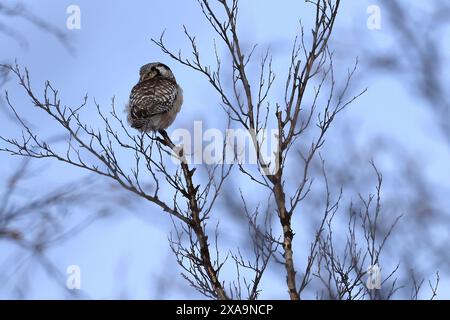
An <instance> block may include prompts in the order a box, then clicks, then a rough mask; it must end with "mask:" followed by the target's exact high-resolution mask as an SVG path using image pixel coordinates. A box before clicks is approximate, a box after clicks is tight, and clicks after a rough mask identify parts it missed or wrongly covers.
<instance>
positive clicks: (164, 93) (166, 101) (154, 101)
mask: <svg viewBox="0 0 450 320" xmlns="http://www.w3.org/2000/svg"><path fill="white" fill-rule="evenodd" d="M177 88H178V87H177V84H176V83H175V82H174V81H172V80H170V79H161V78H153V79H150V80H147V81H143V82H140V83H138V84H137V85H135V86H134V88H133V89H132V90H131V95H130V116H131V118H133V119H144V118H150V117H153V116H155V115H157V114H161V113H165V112H167V111H169V110H170V109H171V108H172V106H173V104H174V102H175V100H176V98H177V91H178V90H177Z"/></svg>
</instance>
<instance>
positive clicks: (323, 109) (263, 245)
mask: <svg viewBox="0 0 450 320" xmlns="http://www.w3.org/2000/svg"><path fill="white" fill-rule="evenodd" d="M197 2H198V4H199V6H200V9H201V11H202V13H203V15H204V17H205V19H206V21H207V23H209V26H210V27H211V28H212V29H213V30H214V31H215V33H216V35H217V37H218V39H219V40H220V43H221V44H222V46H223V47H224V48H225V51H226V53H225V54H220V53H219V49H218V47H217V46H214V48H213V49H214V57H215V65H213V66H211V65H208V64H206V63H204V62H203V60H202V56H201V53H200V51H199V49H198V45H197V42H196V38H195V36H194V35H192V34H190V32H189V31H188V28H187V27H185V28H184V33H185V35H186V39H187V40H188V42H189V44H190V47H191V50H192V55H191V56H184V55H183V54H182V53H181V51H178V50H171V49H170V48H169V47H168V46H167V45H166V43H165V42H164V37H163V35H161V37H160V38H159V39H154V40H153V42H154V43H155V44H156V45H157V46H158V47H159V48H160V49H161V50H162V51H163V52H164V53H166V54H167V55H168V56H169V57H171V58H172V59H174V60H175V61H177V62H178V63H181V64H182V65H184V66H186V67H188V68H191V69H193V70H195V71H197V73H198V74H199V75H202V76H203V77H204V78H206V80H207V81H208V82H209V83H210V85H211V86H212V88H214V89H215V92H216V93H217V96H218V98H219V99H220V101H221V106H222V109H223V112H224V113H225V115H226V116H227V121H228V126H233V127H238V128H242V129H244V130H245V131H246V132H247V133H248V134H249V136H250V140H251V143H252V146H253V149H254V150H255V152H256V159H257V163H256V166H251V165H246V164H245V163H241V162H237V163H236V164H234V165H233V164H223V163H217V164H214V165H206V164H202V165H192V164H190V163H189V162H188V159H187V157H186V152H187V151H186V150H185V149H184V148H183V147H182V146H177V145H175V144H174V142H173V141H172V140H171V138H170V137H169V135H168V134H167V133H166V132H165V131H160V132H158V133H155V134H150V133H143V134H135V133H134V132H131V131H130V129H129V128H128V127H127V125H126V124H125V123H124V120H123V119H122V118H121V116H120V115H119V114H118V113H117V112H116V108H115V102H114V99H113V100H112V104H111V109H110V111H109V112H105V111H104V110H103V108H102V107H101V106H100V105H99V104H97V103H96V102H94V104H93V105H94V106H95V108H96V110H97V115H98V118H99V119H100V120H101V123H102V127H101V128H98V127H95V126H94V125H93V123H94V122H90V121H92V120H89V121H88V120H85V119H84V118H83V110H84V109H86V108H88V107H89V101H90V100H89V99H88V97H84V99H83V101H82V102H81V103H80V104H79V105H78V106H72V107H70V106H66V105H64V103H63V102H62V101H61V97H60V96H59V94H58V90H56V89H55V87H54V86H53V85H52V84H51V83H50V82H46V84H45V88H44V91H43V93H42V94H38V93H37V92H36V91H35V90H34V89H33V87H32V83H31V80H30V75H29V72H28V70H27V69H22V68H21V67H19V66H18V65H14V66H12V65H3V68H6V69H7V70H8V71H9V72H10V73H11V74H12V75H13V76H14V77H15V79H17V80H18V81H19V85H20V87H21V88H22V89H23V91H24V93H25V94H26V96H27V97H28V98H29V99H31V101H32V105H33V108H34V109H35V111H34V110H33V112H38V111H39V112H43V113H44V114H46V115H47V116H48V117H49V118H50V119H52V120H53V122H54V124H55V128H57V129H58V130H60V132H59V133H62V134H65V135H66V137H67V139H66V141H65V146H64V148H61V146H57V145H55V144H54V143H51V141H47V140H45V139H44V138H42V137H41V135H39V134H38V132H36V131H35V130H34V129H33V128H32V127H31V126H30V125H29V124H28V121H27V120H26V119H25V118H24V117H23V116H22V115H21V113H20V112H19V111H18V108H17V107H16V106H15V105H14V102H13V100H12V98H11V97H10V96H9V94H8V93H7V94H6V103H7V104H8V106H9V107H10V109H11V111H12V112H13V113H14V115H15V117H16V118H17V120H18V121H19V123H20V127H21V128H22V130H23V134H22V136H21V137H20V138H9V137H5V136H4V135H3V136H2V137H1V140H2V141H3V146H2V147H1V150H2V151H5V152H8V153H9V154H11V155H18V156H23V157H31V158H50V159H54V160H57V161H60V162H63V163H66V164H67V165H71V166H75V167H77V168H80V169H84V170H86V171H89V172H91V173H94V174H97V175H100V176H103V177H107V178H109V179H111V180H113V181H114V182H115V183H117V184H118V185H120V186H121V187H122V188H123V189H125V190H127V191H130V192H132V193H134V194H135V195H137V196H139V197H141V198H142V199H145V200H146V201H148V202H150V203H152V204H153V205H154V206H157V207H159V208H160V210H161V211H163V212H165V213H167V214H168V215H169V217H170V218H171V219H172V221H173V223H174V227H175V231H174V233H173V234H172V235H171V237H170V238H169V241H170V245H171V248H172V250H173V252H174V253H175V256H176V258H177V261H178V264H179V266H180V267H181V269H182V272H183V273H182V275H183V277H184V278H185V279H186V280H187V281H188V282H189V283H190V285H191V286H192V287H194V288H195V289H197V290H198V291H199V292H201V293H202V294H204V295H205V296H207V297H210V298H215V299H231V298H238V299H242V298H248V299H257V298H258V296H259V294H260V292H261V290H262V289H261V281H262V279H263V276H264V275H265V274H266V272H267V270H268V267H269V266H270V265H271V262H273V263H274V264H276V265H281V266H283V269H284V273H285V276H286V280H285V286H286V288H287V292H288V294H289V298H290V299H292V300H298V299H300V298H302V294H304V293H305V292H306V291H307V289H310V288H311V284H312V283H313V282H314V283H316V284H317V285H316V286H315V288H314V290H315V291H316V296H317V297H318V298H330V299H379V298H391V297H392V296H393V295H394V294H395V292H396V290H397V285H396V280H395V277H394V275H395V273H396V271H397V267H395V268H393V270H392V271H391V273H390V274H389V276H388V277H387V278H385V280H384V281H385V283H386V284H387V283H388V282H390V286H389V287H390V289H389V290H386V292H383V293H381V292H374V291H371V289H370V288H367V286H365V282H364V277H365V276H366V268H367V266H366V264H369V265H374V264H377V263H378V262H379V260H380V257H381V252H382V250H383V248H384V245H385V243H386V241H387V240H388V238H389V237H390V235H391V232H392V230H393V229H394V226H395V225H396V223H397V221H398V219H394V220H393V221H392V222H391V225H390V227H389V228H388V229H387V230H380V229H379V228H378V222H379V219H381V218H382V215H381V186H382V176H381V174H380V173H379V172H378V170H377V169H376V167H375V166H373V167H374V169H375V173H376V177H377V183H376V192H375V193H374V194H371V195H369V196H368V197H365V196H363V195H360V197H359V204H358V206H356V207H355V205H354V204H353V202H350V203H349V204H348V205H346V207H347V208H346V209H344V210H343V212H348V213H349V215H348V217H349V218H348V219H349V220H348V221H349V222H348V224H347V228H344V229H343V230H345V233H344V235H343V237H344V238H346V239H347V240H346V241H345V242H341V241H337V240H336V239H335V237H334V234H335V233H336V229H338V230H341V229H342V225H339V224H334V222H333V219H334V217H335V215H336V214H337V213H338V212H340V211H342V209H341V207H342V206H343V205H340V204H341V202H342V201H343V198H342V194H343V191H342V190H339V191H338V192H337V194H336V195H334V196H333V191H332V190H331V189H330V188H329V183H328V176H327V173H326V169H325V160H323V159H322V157H319V154H320V151H321V149H322V148H323V146H324V144H325V140H326V137H327V134H328V132H329V129H330V127H331V126H332V124H333V123H334V122H335V121H336V119H337V117H338V115H339V114H340V113H341V112H343V111H344V110H345V109H346V108H347V107H348V106H349V105H350V104H352V103H353V102H354V101H355V100H356V99H357V98H358V97H359V96H361V95H362V94H363V93H364V92H365V90H364V89H363V90H361V91H357V92H356V93H355V94H352V93H350V92H351V91H353V86H352V84H351V81H352V77H353V76H354V74H355V72H356V69H357V65H358V62H357V61H356V63H355V64H354V66H353V67H352V68H350V69H349V70H348V72H347V74H346V76H345V77H343V79H337V78H338V77H337V76H336V75H335V69H334V65H333V50H332V49H331V48H330V47H329V42H330V41H329V40H330V38H331V37H332V35H333V29H334V25H335V21H336V17H337V15H338V12H339V8H340V0H315V1H307V2H308V3H309V4H310V9H311V10H312V12H313V14H314V17H315V19H314V22H313V25H312V26H310V27H308V28H304V26H303V25H300V27H299V35H298V37H297V38H296V39H294V40H293V46H292V50H291V51H290V52H289V53H287V54H286V56H285V59H287V60H288V61H289V66H288V69H287V70H286V72H284V73H283V72H281V71H280V72H277V73H276V74H275V71H274V70H273V69H272V57H271V54H270V51H269V50H264V51H263V52H262V58H261V59H256V58H255V55H256V54H257V52H259V50H258V48H257V47H256V45H255V46H253V47H251V49H250V50H245V49H244V46H243V44H242V42H241V38H240V36H239V29H238V21H239V20H238V8H239V5H238V1H237V0H231V1H226V0H218V1H214V2H211V1H207V0H198V1H197ZM306 30H310V31H306ZM227 58H228V59H227ZM251 65H256V66H258V69H259V74H258V75H257V77H254V76H253V75H252V74H250V71H249V66H251ZM278 77H280V79H281V80H280V81H281V83H282V84H283V87H284V96H283V97H282V98H281V99H279V98H278V97H277V96H276V95H275V93H274V92H273V85H274V83H275V79H278ZM254 78H256V79H255V80H253V79H254ZM30 109H31V108H30ZM30 112H31V110H30ZM269 129H274V130H275V131H276V132H277V134H276V145H277V148H276V151H275V156H274V159H273V160H271V159H269V158H268V157H267V156H266V155H264V152H263V144H264V141H263V139H264V138H262V134H263V133H264V131H266V130H269ZM225 144H226V141H225ZM224 157H225V155H224ZM129 159H134V162H133V163H131V164H130V161H128V160H129ZM172 160H176V163H173V161H172ZM314 165H319V167H320V168H321V176H322V177H323V179H324V183H323V186H324V187H325V188H324V190H322V191H324V194H325V200H324V201H322V203H321V204H320V205H321V206H322V207H323V208H324V211H323V212H320V210H319V209H317V208H320V206H318V207H317V208H316V209H315V210H308V209H307V207H306V206H305V199H308V197H309V195H310V193H311V191H312V188H313V181H314V177H313V176H312V169H311V168H312V166H314ZM290 172H296V174H290ZM239 174H241V175H242V176H243V177H244V178H245V179H246V180H247V181H248V183H251V184H252V188H255V190H258V192H261V194H264V195H267V199H268V201H267V203H266V204H260V205H258V206H256V207H254V208H252V207H251V206H250V205H249V204H248V200H249V197H248V196H247V195H245V194H244V193H243V191H241V197H240V199H241V203H240V204H239V206H240V210H241V211H242V212H243V213H244V215H245V217H246V218H247V222H248V225H249V231H250V239H251V244H250V247H251V249H252V250H251V253H252V254H253V257H252V258H251V259H248V258H247V257H246V255H247V253H243V252H241V251H240V250H239V249H238V248H237V249H235V250H232V251H230V252H229V253H224V252H222V245H221V244H220V242H219V230H218V228H219V227H218V224H217V225H216V228H210V224H211V221H212V219H215V220H216V221H218V220H219V218H218V217H217V214H216V212H217V211H218V210H219V209H218V207H217V205H216V203H217V200H218V199H219V198H220V197H221V196H222V193H221V192H222V191H223V189H224V185H225V183H226V180H227V179H228V178H229V177H230V176H233V175H239ZM333 197H334V199H333ZM234 198H235V199H236V198H237V197H234ZM233 205H235V206H238V205H237V204H235V203H234V204H233ZM302 205H303V206H302ZM220 210H224V211H225V213H228V214H230V211H232V210H233V206H232V205H230V206H228V207H225V208H221V209H220ZM317 212H320V213H317ZM305 215H314V216H315V217H320V218H319V221H320V223H319V225H318V227H317V231H316V232H315V233H314V234H312V235H311V236H312V242H311V245H310V247H309V248H307V249H306V248H305V247H298V248H295V252H300V253H301V254H304V256H306V258H307V260H306V261H299V259H298V258H297V259H296V258H295V256H294V235H295V231H294V220H298V221H300V223H302V222H303V221H304V220H301V218H300V217H303V216H305ZM272 217H276V218H275V219H272ZM383 231H384V232H383ZM341 236H342V235H341ZM211 238H213V239H214V240H210V239H211ZM360 241H362V244H359V243H360ZM342 243H344V245H342ZM229 258H231V265H233V266H234V267H235V270H236V271H235V276H234V279H232V280H231V281H225V280H223V277H222V273H221V271H222V269H223V268H224V267H225V266H226V267H228V266H229V265H230V263H228V261H229ZM298 262H300V263H298ZM297 263H298V264H297ZM298 265H302V266H305V269H304V270H302V272H301V274H300V275H299V274H298V273H299V270H300V268H299V266H298ZM436 290H437V284H436V286H434V287H432V291H433V297H434V296H435V294H436Z"/></svg>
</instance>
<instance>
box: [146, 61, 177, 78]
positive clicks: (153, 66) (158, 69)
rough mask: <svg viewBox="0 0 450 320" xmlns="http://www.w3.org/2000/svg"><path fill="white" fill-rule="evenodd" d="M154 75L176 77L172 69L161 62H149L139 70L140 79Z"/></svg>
mask: <svg viewBox="0 0 450 320" xmlns="http://www.w3.org/2000/svg"><path fill="white" fill-rule="evenodd" d="M154 77H164V78H170V79H175V77H174V75H173V73H172V70H170V68H169V67H168V66H166V65H165V64H163V63H160V62H152V63H147V64H145V65H143V66H142V67H141V69H140V70H139V81H145V80H149V79H152V78H154Z"/></svg>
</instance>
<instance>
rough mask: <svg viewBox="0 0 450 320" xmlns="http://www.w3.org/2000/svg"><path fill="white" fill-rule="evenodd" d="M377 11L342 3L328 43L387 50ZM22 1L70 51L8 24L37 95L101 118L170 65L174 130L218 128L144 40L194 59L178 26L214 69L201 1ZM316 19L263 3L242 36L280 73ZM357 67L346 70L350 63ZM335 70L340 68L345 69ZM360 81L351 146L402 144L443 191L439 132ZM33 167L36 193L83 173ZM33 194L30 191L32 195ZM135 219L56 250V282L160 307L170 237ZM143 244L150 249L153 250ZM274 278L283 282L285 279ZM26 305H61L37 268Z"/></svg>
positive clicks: (413, 106) (414, 109)
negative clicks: (201, 124) (71, 10)
mask: <svg viewBox="0 0 450 320" xmlns="http://www.w3.org/2000/svg"><path fill="white" fill-rule="evenodd" d="M373 2H375V3H376V1H366V0H364V1H343V7H342V8H341V12H340V18H339V19H338V21H337V28H336V38H335V40H334V45H335V46H336V48H337V50H339V49H343V48H344V47H345V45H346V43H348V42H352V39H354V38H355V37H356V38H357V37H361V36H362V37H364V38H365V39H366V40H367V39H369V41H374V48H377V46H379V45H382V44H383V41H386V38H387V37H386V33H389V29H388V28H383V29H382V30H380V31H369V30H367V28H366V19H367V17H368V16H367V14H366V8H367V6H368V5H369V4H372V3H373ZM24 3H25V4H26V5H27V6H28V8H29V9H30V10H31V11H32V12H33V13H34V14H36V15H38V16H39V17H41V18H43V19H45V21H47V22H48V23H51V24H52V25H54V26H56V27H58V28H61V29H62V30H64V32H65V33H66V35H67V37H68V39H69V41H70V44H71V46H72V47H73V51H72V50H67V48H65V47H64V46H62V45H61V44H60V43H59V42H58V41H57V40H56V39H55V38H54V37H52V36H51V35H49V34H47V33H45V32H42V31H40V30H37V29H36V28H35V26H33V25H32V24H30V23H28V22H26V21H23V20H20V19H17V18H15V19H10V22H11V23H12V24H13V26H14V28H15V29H16V30H18V31H20V32H21V33H22V34H23V35H24V36H26V38H27V39H28V42H29V44H28V46H27V47H23V46H21V45H20V44H19V43H17V42H16V41H14V40H13V39H11V38H8V37H7V36H5V35H3V34H0V44H1V48H2V55H1V60H2V61H14V59H17V62H18V63H19V65H21V66H24V67H25V66H26V67H27V68H28V69H29V71H30V75H31V80H32V84H33V86H34V88H36V91H37V92H39V89H40V88H42V87H43V84H44V82H45V81H46V80H50V81H51V82H52V84H54V86H55V87H56V88H58V89H59V91H60V95H61V99H62V101H63V102H64V104H67V105H76V104H79V103H80V102H81V101H82V97H83V96H84V95H85V94H86V93H88V94H89V96H90V98H91V99H92V98H95V99H96V101H97V102H98V103H99V104H100V105H101V106H102V110H106V111H107V110H108V108H109V107H110V99H111V98H112V97H113V96H114V97H115V98H116V107H117V108H118V109H122V108H123V106H124V105H125V103H126V101H127V99H128V95H129V92H130V89H131V87H132V86H133V85H134V84H135V83H136V82H137V79H138V70H139V67H140V66H141V65H143V64H145V63H148V62H150V61H162V62H165V63H166V64H168V65H170V67H171V69H172V70H173V72H174V74H175V75H176V77H177V81H178V82H179V83H180V84H181V86H182V87H183V88H184V105H183V109H182V112H181V113H180V115H179V117H178V118H177V120H176V122H175V123H174V127H187V128H190V127H191V126H192V123H193V121H194V120H202V119H204V117H209V120H210V121H209V122H208V123H209V125H214V124H216V123H221V122H220V120H221V118H219V120H218V121H216V119H214V118H212V119H211V117H212V115H215V114H217V112H216V110H218V107H217V104H218V99H217V96H216V95H215V94H214V92H213V91H212V89H211V88H210V86H209V85H208V83H207V82H206V81H205V80H204V79H203V78H201V77H200V76H198V75H197V74H196V73H195V72H193V71H191V70H189V69H187V68H185V67H183V66H180V65H178V64H174V63H173V62H172V61H170V60H168V58H167V57H166V56H165V55H163V53H162V52H161V51H160V50H159V49H158V48H157V47H156V46H155V45H153V44H152V42H151V41H150V39H151V38H152V37H154V38H158V37H159V35H160V34H161V32H162V31H164V30H166V32H165V34H166V43H167V44H168V46H169V47H171V48H173V49H174V50H175V51H177V50H178V49H181V50H182V51H183V52H185V53H186V54H189V53H190V49H189V43H188V42H187V41H186V39H185V37H183V33H182V30H183V29H182V26H183V25H186V26H187V27H188V29H189V31H190V32H191V33H192V34H195V35H196V36H197V39H198V43H199V48H200V50H201V51H202V52H205V60H208V59H213V56H211V55H210V53H212V50H211V49H212V45H213V38H214V34H213V33H212V31H211V30H210V29H209V28H208V25H207V22H206V21H205V20H204V19H203V16H202V14H201V11H200V10H199V7H198V5H197V3H196V1H186V0H168V1H163V0H152V1H132V2H131V1H87V0H84V1H82V0H78V1H65V0H61V1H57V2H56V1H51V0H41V1H25V2H24ZM71 4H76V5H78V6H79V7H80V9H81V29H80V30H67V29H66V28H65V25H66V19H67V17H68V15H67V14H66V8H67V7H68V6H69V5H71ZM311 12H312V11H311V10H310V9H306V7H305V5H304V4H303V2H302V1H294V0H290V1H283V2H282V5H280V2H276V1H268V0H264V1H258V0H251V1H250V0H248V1H242V6H241V9H240V31H241V32H240V34H241V36H242V38H243V39H244V43H247V44H248V45H249V46H250V44H251V43H255V42H257V43H259V44H260V46H261V47H262V48H264V47H270V48H271V50H272V51H273V53H274V58H275V63H276V64H279V65H280V66H281V65H284V63H285V61H284V60H283V56H282V54H284V53H285V52H289V50H290V46H291V42H292V39H293V37H294V36H295V35H296V32H297V31H298V28H297V27H298V21H299V20H300V19H302V21H303V24H304V25H305V26H308V24H309V22H310V19H311V18H312V17H311V16H309V15H308V14H310V13H311ZM349 39H350V40H349ZM374 50H376V49H374ZM355 51H357V48H355ZM355 55H356V54H355ZM360 58H361V59H363V57H360ZM352 59H353V58H352ZM352 59H350V58H349V59H345V60H344V61H345V62H348V63H349V65H351V62H352ZM211 61H212V60H211ZM339 68H343V69H344V70H345V68H344V67H343V66H339ZM369 72H370V71H369ZM363 79H364V81H365V83H363V84H359V83H358V87H360V88H361V87H366V86H367V87H368V88H369V90H368V92H367V93H366V94H365V95H364V96H363V97H361V98H360V99H359V100H358V101H357V102H356V104H355V105H354V106H353V107H352V108H351V109H349V111H346V113H345V115H344V116H343V117H344V119H345V123H357V125H358V127H357V128H355V129H357V132H358V137H357V140H358V141H360V143H364V141H365V140H366V139H368V138H369V137H372V136H376V135H380V134H381V135H383V136H387V137H390V139H392V140H393V141H399V142H400V143H402V144H403V145H405V146H406V147H407V150H408V151H409V152H411V153H415V152H417V153H420V154H421V157H423V160H421V161H423V162H424V163H425V164H426V169H425V170H427V172H428V171H429V176H430V177H431V179H433V181H435V182H436V184H437V185H442V186H443V187H444V188H446V190H448V188H449V187H450V185H449V183H450V179H449V178H450V167H448V165H447V161H446V160H445V159H448V157H449V150H448V148H445V147H443V144H442V142H440V139H439V133H438V132H437V130H434V129H433V121H434V120H433V119H432V117H431V116H430V114H429V113H428V112H427V111H426V110H425V109H424V108H423V107H422V106H421V103H420V101H416V99H414V98H413V97H411V94H410V93H409V92H407V91H405V89H404V87H403V86H402V85H401V84H399V83H398V82H397V81H396V79H392V78H386V77H385V79H382V81H380V78H379V77H378V78H376V77H375V79H376V80H372V79H370V77H369V78H368V79H367V77H365V78H363ZM5 87H6V89H7V90H8V91H9V92H10V97H11V98H12V100H13V101H15V103H16V105H17V106H18V108H19V110H24V114H25V115H27V116H28V118H29V119H32V122H33V123H35V124H36V125H37V126H38V128H39V130H40V131H39V132H40V134H42V135H43V136H51V135H52V134H53V133H54V130H53V124H52V122H50V121H49V119H48V118H47V117H45V115H43V114H39V113H36V112H33V113H32V114H27V112H28V111H25V110H27V109H26V108H27V107H29V106H28V99H27V98H26V97H25V96H24V95H23V92H21V90H20V89H19V88H18V86H17V85H16V81H15V79H12V80H11V81H9V83H7V85H6V86H5ZM90 102H91V103H90V104H89V107H88V110H87V112H86V114H85V117H90V116H94V115H95V108H94V105H93V103H92V100H90ZM89 108H90V109H89ZM210 110H214V112H211V111H210ZM87 119H88V118H87ZM343 121H344V120H343ZM0 128H1V133H2V134H4V133H5V132H6V133H8V134H11V135H14V134H17V133H18V131H17V127H16V126H15V125H14V123H13V122H11V121H10V120H9V119H7V118H5V117H2V118H0ZM411 141H414V144H412V143H410V142H411ZM17 161H18V159H17V158H11V157H9V156H7V155H5V154H0V174H1V175H2V176H6V175H7V173H8V172H9V170H10V168H11V167H12V166H14V165H15V164H16V163H17ZM39 165H41V166H43V167H45V173H46V174H45V175H46V179H45V181H43V182H42V183H43V184H44V185H41V186H42V187H44V188H47V187H51V186H54V185H58V183H60V182H61V176H62V175H63V176H64V179H71V178H73V179H75V178H77V177H79V176H80V175H84V174H85V173H84V172H80V171H79V170H75V169H73V168H68V167H66V166H63V165H61V164H58V163H55V162H50V161H43V162H42V164H39ZM33 187H34V185H30V188H33ZM38 192H39V190H36V193H38ZM133 211H134V212H131V213H130V212H128V211H125V210H122V209H120V210H119V212H118V213H117V216H116V217H114V218H108V219H106V220H103V221H101V222H98V223H96V224H95V225H93V226H91V227H89V228H88V229H86V230H85V231H84V232H83V233H81V234H80V235H78V236H76V237H75V238H73V239H71V240H70V241H68V242H66V243H64V244H63V245H61V246H58V247H56V248H54V249H52V250H51V252H50V253H51V254H50V256H51V258H52V259H53V260H54V261H55V263H56V265H57V267H58V268H59V269H60V270H61V272H63V273H64V272H65V268H66V267H67V266H68V265H71V264H77V265H79V266H80V267H81V270H82V288H83V291H84V292H85V293H86V295H87V296H88V297H91V298H116V297H128V298H138V299H141V298H156V297H158V293H157V290H156V287H157V286H156V280H155V279H157V278H158V277H159V276H160V275H161V274H162V273H163V272H164V271H167V270H170V272H169V275H168V277H170V278H172V277H173V278H180V277H179V276H178V273H179V270H178V269H177V268H176V267H172V266H174V264H175V260H174V258H173V257H172V253H171V252H170V249H169V246H168V243H167V236H168V233H169V232H170V230H171V226H170V221H169V219H168V218H167V216H166V215H164V214H162V213H160V212H159V211H160V210H159V209H158V208H156V207H154V206H151V205H147V204H143V205H139V206H137V208H136V209H133ZM149 216H150V217H149ZM149 243H156V244H157V245H152V246H149V245H148V244H149ZM0 248H1V247H0ZM149 248H151V249H149ZM5 249H8V248H5ZM168 266H171V267H170V268H168ZM279 278H280V279H283V277H282V276H281V277H279ZM270 279H275V278H274V277H272V276H270V277H269V280H268V281H269V282H270V281H271V280H270ZM269 282H268V283H269ZM172 283H173V286H174V287H173V289H168V290H167V292H168V293H167V295H165V296H162V297H164V298H183V297H193V298H197V297H200V296H198V295H197V294H196V293H195V292H194V291H193V290H190V289H189V288H187V284H186V283H184V282H183V281H182V280H181V279H180V280H176V281H173V282H172ZM273 283H275V282H273ZM266 285H267V284H266ZM273 287H274V288H273V293H271V292H268V293H266V295H265V297H267V298H271V297H276V296H277V293H279V292H283V290H284V288H283V287H282V283H281V284H280V286H277V285H276V284H273ZM4 294H5V292H2V291H0V298H1V297H3V298H5V297H6V298H8V296H4ZM30 297H33V298H61V297H64V293H63V292H62V290H61V289H59V288H58V287H57V286H55V285H54V284H52V282H51V280H49V278H48V277H47V276H46V275H45V273H44V272H43V271H42V270H40V269H38V270H36V272H35V273H34V274H33V286H32V289H31V294H30Z"/></svg>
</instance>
